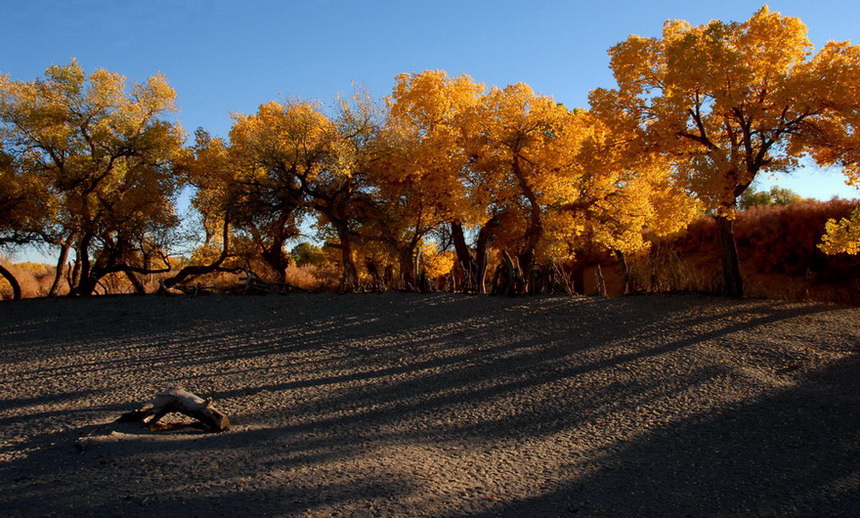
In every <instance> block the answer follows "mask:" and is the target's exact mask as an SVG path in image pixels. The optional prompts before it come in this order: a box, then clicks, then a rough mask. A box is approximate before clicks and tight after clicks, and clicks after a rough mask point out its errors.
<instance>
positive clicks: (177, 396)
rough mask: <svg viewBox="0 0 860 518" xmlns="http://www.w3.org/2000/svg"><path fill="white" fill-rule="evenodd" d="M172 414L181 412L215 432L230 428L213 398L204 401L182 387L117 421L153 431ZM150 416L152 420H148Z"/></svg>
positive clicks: (161, 394)
mask: <svg viewBox="0 0 860 518" xmlns="http://www.w3.org/2000/svg"><path fill="white" fill-rule="evenodd" d="M170 412H179V413H180V414H183V415H187V416H188V417H191V418H193V419H197V420H198V421H200V422H201V423H203V425H205V426H206V428H208V429H210V430H212V431H215V432H223V431H224V430H227V429H228V428H230V419H229V418H228V417H227V416H226V415H224V414H223V413H222V412H221V411H220V410H218V409H216V408H215V407H214V406H212V398H206V399H203V398H201V397H200V396H197V395H196V394H192V393H191V392H188V391H187V390H185V389H184V388H182V387H168V388H167V390H165V391H164V392H162V393H160V394H158V395H156V396H155V399H153V400H152V401H149V402H147V403H145V404H144V405H143V406H142V407H141V408H140V409H138V410H133V411H131V412H126V413H125V414H123V415H122V416H120V417H119V419H117V421H118V422H123V423H127V422H135V421H137V422H141V423H146V424H148V425H149V427H150V428H151V429H152V428H154V427H155V425H156V424H157V423H158V421H159V420H161V418H162V417H164V416H165V415H167V414H169V413H170ZM150 416H152V418H150V419H148V418H149V417H150ZM147 419H148V420H147Z"/></svg>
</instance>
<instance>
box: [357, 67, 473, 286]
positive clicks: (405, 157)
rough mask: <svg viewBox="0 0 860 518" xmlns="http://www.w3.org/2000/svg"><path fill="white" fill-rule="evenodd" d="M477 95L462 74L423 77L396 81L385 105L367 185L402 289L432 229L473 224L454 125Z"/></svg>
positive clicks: (413, 276)
mask: <svg viewBox="0 0 860 518" xmlns="http://www.w3.org/2000/svg"><path fill="white" fill-rule="evenodd" d="M483 91H484V87H483V85H480V84H476V83H475V82H473V81H472V79H471V78H470V77H468V76H466V75H462V76H459V77H449V76H448V75H447V73H445V72H444V71H441V70H427V71H424V72H421V73H418V74H401V75H399V76H398V77H397V80H396V83H395V86H394V89H393V91H392V94H391V96H390V97H389V98H388V103H389V110H390V115H389V117H388V120H387V124H386V126H385V127H384V129H383V131H382V132H381V135H380V145H379V149H380V150H381V154H380V160H379V161H378V162H377V164H376V167H375V168H374V170H373V171H374V176H373V179H374V183H375V185H376V187H377V189H378V190H377V194H378V199H379V201H380V203H379V204H378V210H379V219H380V220H381V221H385V222H386V224H385V226H384V227H383V228H387V229H388V230H383V233H382V234H380V237H381V238H383V239H384V240H385V241H386V242H388V243H389V245H390V246H391V247H392V248H394V249H395V250H396V253H397V255H398V256H399V258H400V261H399V262H400V265H399V266H400V268H399V270H400V277H401V284H402V285H403V287H407V288H414V287H415V286H416V284H415V280H416V275H417V272H416V265H417V261H416V258H417V257H416V254H417V253H418V251H419V245H420V244H421V243H422V241H423V240H424V238H425V237H426V236H427V235H428V234H429V233H430V232H431V231H432V230H434V229H435V228H437V227H439V226H440V225H443V224H445V225H447V224H451V223H452V222H453V224H455V225H462V224H470V223H472V221H473V219H474V213H475V211H474V210H472V209H471V207H473V206H470V204H468V203H467V199H468V198H467V192H466V191H467V188H466V182H465V181H464V178H463V172H464V167H465V165H466V162H467V161H468V156H467V155H466V154H465V153H464V151H463V148H462V138H463V137H462V129H461V127H460V122H461V118H462V115H463V114H464V113H465V112H466V111H467V110H469V109H470V108H471V107H473V106H475V105H476V104H477V103H478V102H479V99H480V98H479V95H480V94H481V93H482V92H483ZM462 260H463V257H461V261H462Z"/></svg>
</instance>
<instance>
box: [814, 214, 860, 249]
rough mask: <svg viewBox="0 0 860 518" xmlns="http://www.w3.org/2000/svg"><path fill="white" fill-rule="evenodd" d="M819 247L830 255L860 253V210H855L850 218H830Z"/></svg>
mask: <svg viewBox="0 0 860 518" xmlns="http://www.w3.org/2000/svg"><path fill="white" fill-rule="evenodd" d="M818 247H819V248H820V249H821V250H822V251H823V252H824V253H825V254H829V255H835V254H841V253H844V254H857V253H860V210H855V211H854V212H853V213H851V216H850V217H848V218H842V219H840V220H838V221H837V220H835V219H831V220H829V221H828V222H827V223H826V224H825V233H824V237H823V238H822V242H821V244H820V245H818Z"/></svg>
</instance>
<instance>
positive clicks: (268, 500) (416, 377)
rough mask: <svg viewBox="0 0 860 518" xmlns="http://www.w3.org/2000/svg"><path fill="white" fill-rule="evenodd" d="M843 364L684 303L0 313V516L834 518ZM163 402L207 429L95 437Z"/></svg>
mask: <svg viewBox="0 0 860 518" xmlns="http://www.w3.org/2000/svg"><path fill="white" fill-rule="evenodd" d="M858 351H860V310H858V309H852V308H845V307H840V306H828V305H820V304H803V303H785V302H773V301H762V300H744V301H737V300H728V299H722V298H713V297H704V296H696V295H659V296H646V297H629V298H621V299H589V298H576V297H536V298H499V297H474V296H471V297H470V296H458V295H450V294H437V295H412V294H396V293H389V294H382V295H375V294H373V295H344V296H338V295H288V296H267V297H221V296H207V297H199V298H180V297H177V298H163V297H99V298H93V299H90V300H65V299H63V300H28V301H22V302H18V303H9V302H6V303H0V510H2V511H0V512H2V513H3V514H4V515H5V516H46V515H56V516H116V515H124V516H145V515H147V516H168V515H170V516H305V515H310V516H445V517H452V516H464V515H470V516H474V515H477V516H497V515H499V516H568V515H577V516H595V515H604V516H714V515H737V516H857V515H858V512H860V354H858ZM170 384H179V385H182V386H184V387H186V388H187V389H189V390H191V391H193V392H195V393H197V394H199V395H201V396H204V397H205V396H211V397H213V398H214V399H215V404H216V405H217V406H218V407H219V408H220V409H221V410H223V411H224V412H226V413H227V414H228V415H229V416H230V417H231V419H232V421H233V426H232V428H231V429H230V430H229V431H227V432H224V433H221V434H212V433H187V432H186V433H160V434H156V433H151V432H149V431H148V430H146V429H144V428H142V427H141V426H139V425H136V424H114V423H112V421H113V420H114V419H115V418H116V417H118V416H119V415H120V414H121V413H123V412H126V411H129V410H132V409H134V408H135V407H136V406H137V405H138V404H139V403H141V402H143V401H145V400H147V399H150V398H151V397H153V396H154V395H155V393H156V392H158V391H159V390H161V389H163V388H164V387H166V386H168V385H170ZM179 417H180V418H181V417H182V416H179ZM183 419H186V420H187V418H183ZM179 420H181V419H179Z"/></svg>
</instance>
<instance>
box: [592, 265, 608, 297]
mask: <svg viewBox="0 0 860 518" xmlns="http://www.w3.org/2000/svg"><path fill="white" fill-rule="evenodd" d="M594 278H595V280H596V281H597V295H598V296H599V297H605V296H606V278H605V277H603V268H601V267H600V263H598V264H597V266H596V267H595V268H594Z"/></svg>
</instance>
